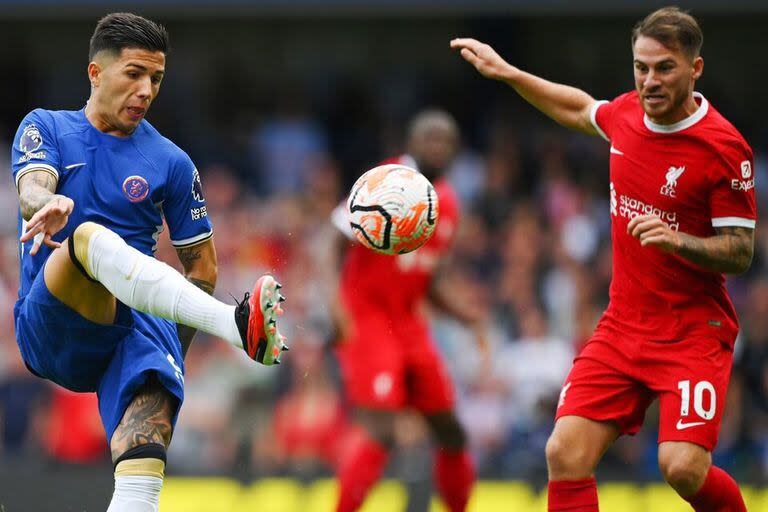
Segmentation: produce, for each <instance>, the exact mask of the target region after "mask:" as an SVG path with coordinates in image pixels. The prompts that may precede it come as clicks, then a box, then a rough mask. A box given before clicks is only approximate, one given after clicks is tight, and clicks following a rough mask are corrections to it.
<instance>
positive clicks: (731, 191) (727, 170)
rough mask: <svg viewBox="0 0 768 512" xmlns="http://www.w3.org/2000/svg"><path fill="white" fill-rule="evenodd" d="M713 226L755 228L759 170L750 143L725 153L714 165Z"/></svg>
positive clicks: (711, 199) (711, 206) (711, 200)
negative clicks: (756, 178) (756, 184)
mask: <svg viewBox="0 0 768 512" xmlns="http://www.w3.org/2000/svg"><path fill="white" fill-rule="evenodd" d="M712 176H713V178H712V179H713V182H714V183H713V188H712V193H711V195H710V200H709V201H710V202H709V204H710V210H711V212H712V226H713V227H716V228H719V227H744V228H752V229H754V228H755V222H756V219H757V205H756V201H755V172H754V161H753V157H752V151H751V150H750V149H749V147H748V146H742V147H739V148H738V149H734V150H728V151H724V152H722V153H721V158H718V159H716V161H715V163H714V167H713V169H712Z"/></svg>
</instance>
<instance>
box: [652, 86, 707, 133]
mask: <svg viewBox="0 0 768 512" xmlns="http://www.w3.org/2000/svg"><path fill="white" fill-rule="evenodd" d="M693 97H694V99H696V98H698V99H699V108H697V109H696V112H694V113H693V114H691V115H690V116H688V117H686V118H685V119H683V120H682V121H678V122H676V123H673V124H657V123H654V122H653V121H651V119H650V118H649V117H648V114H645V115H644V116H643V122H644V123H645V127H646V128H648V129H649V130H651V131H652V132H655V133H675V132H679V131H682V130H685V129H686V128H690V127H691V126H693V125H695V124H696V123H698V122H699V121H701V120H702V119H704V116H705V115H707V112H708V111H709V102H708V101H707V98H705V97H704V96H703V95H702V94H701V93H700V92H694V93H693Z"/></svg>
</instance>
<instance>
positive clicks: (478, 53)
mask: <svg viewBox="0 0 768 512" xmlns="http://www.w3.org/2000/svg"><path fill="white" fill-rule="evenodd" d="M451 48H453V49H454V50H459V53H461V56H462V57H463V58H464V60H466V61H467V62H469V63H470V64H472V65H473V66H475V69H477V71H478V72H479V73H480V74H481V75H483V76H484V77H485V78H491V79H493V80H504V79H506V78H508V77H509V75H510V72H513V71H515V70H516V69H517V68H515V67H514V66H511V65H510V64H509V63H507V61H505V60H504V59H502V58H501V56H499V54H498V53H496V50H494V49H493V48H492V47H491V46H490V45H487V44H485V43H481V42H480V41H478V40H476V39H469V38H459V39H453V40H452V41H451Z"/></svg>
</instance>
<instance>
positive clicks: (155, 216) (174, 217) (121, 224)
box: [11, 109, 213, 298]
mask: <svg viewBox="0 0 768 512" xmlns="http://www.w3.org/2000/svg"><path fill="white" fill-rule="evenodd" d="M11 165H12V170H13V177H14V179H15V182H16V185H17V186H18V184H19V179H20V178H21V177H22V176H24V174H26V173H28V172H30V171H36V170H43V171H47V172H49V173H50V174H51V175H53V176H54V177H55V178H56V179H57V187H56V193H57V194H62V195H64V196H67V197H69V198H71V199H72V200H73V201H74V203H75V208H74V211H73V212H72V215H71V216H70V218H69V222H68V223H67V225H66V226H65V227H64V229H62V230H61V231H60V232H59V233H57V234H56V235H54V236H53V239H54V240H56V241H58V242H61V241H63V240H64V239H65V238H67V237H69V236H70V234H71V233H72V231H73V230H74V229H75V228H76V227H77V226H78V225H79V224H81V223H82V222H85V221H93V222H97V223H99V224H101V225H103V226H105V227H107V228H109V229H111V230H112V231H114V232H115V233H117V234H118V235H120V236H121V237H122V238H123V239H124V240H125V241H126V243H128V245H130V246H131V247H134V248H136V249H137V250H139V251H141V252H142V253H144V254H147V255H150V256H151V255H153V254H154V251H155V248H156V244H157V239H158V236H159V235H160V232H161V231H162V229H163V219H165V221H166V223H167V224H168V229H169V231H170V238H171V242H172V243H173V245H174V246H175V247H176V248H182V247H185V246H189V245H194V244H196V243H200V242H202V241H204V240H206V239H208V238H210V237H211V236H212V233H213V231H212V228H211V223H210V220H209V219H208V212H207V211H206V206H205V198H204V197H203V190H202V186H201V183H200V176H199V174H198V172H197V169H196V168H195V166H194V164H193V163H192V160H191V159H190V158H189V156H188V155H187V154H186V153H185V152H184V151H182V150H181V149H180V148H179V147H177V146H176V145H175V144H173V143H172V142H171V141H170V140H168V139H167V138H165V137H163V136H162V135H160V133H159V132H158V131H157V130H156V129H155V128H154V127H152V125H151V124H149V122H147V121H146V120H143V121H142V122H141V124H139V126H138V127H137V128H136V131H134V133H133V134H131V136H129V137H115V136H113V135H108V134H106V133H104V132H101V131H99V130H97V129H96V128H94V127H93V125H91V123H90V122H89V121H88V119H87V118H86V117H85V109H82V110H78V111H51V110H43V109H36V110H33V111H32V112H30V113H29V114H28V115H27V116H26V117H25V118H24V120H23V121H22V122H21V125H20V126H19V129H18V131H17V133H16V137H15V138H14V141H13V148H12V151H11ZM25 224H26V223H25V222H24V221H23V219H22V218H21V215H19V236H21V233H23V232H24V230H25ZM31 247H32V242H27V243H25V244H20V247H19V253H20V256H21V279H20V287H19V298H23V297H24V296H26V294H27V293H28V292H29V289H30V287H31V286H32V282H33V281H34V279H35V276H36V275H37V273H38V272H39V271H40V269H41V268H42V266H43V263H44V262H45V260H46V259H47V258H48V256H49V255H50V253H51V249H50V248H48V247H45V246H42V247H41V248H40V250H39V252H38V253H37V254H36V255H35V256H30V254H29V250H30V249H31Z"/></svg>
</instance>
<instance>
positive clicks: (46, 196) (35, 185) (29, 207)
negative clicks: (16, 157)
mask: <svg viewBox="0 0 768 512" xmlns="http://www.w3.org/2000/svg"><path fill="white" fill-rule="evenodd" d="M56 181H57V180H56V176H54V175H53V174H51V173H50V172H49V171H44V170H39V171H30V172H28V173H26V174H25V175H24V176H22V177H21V179H19V207H20V209H21V217H22V218H23V219H24V220H29V219H31V218H32V216H33V215H34V214H36V213H37V212H38V211H39V210H40V209H41V208H42V207H43V206H45V205H46V204H48V203H50V202H51V201H52V200H54V199H57V198H64V196H62V195H59V194H56V193H55V192H56Z"/></svg>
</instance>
